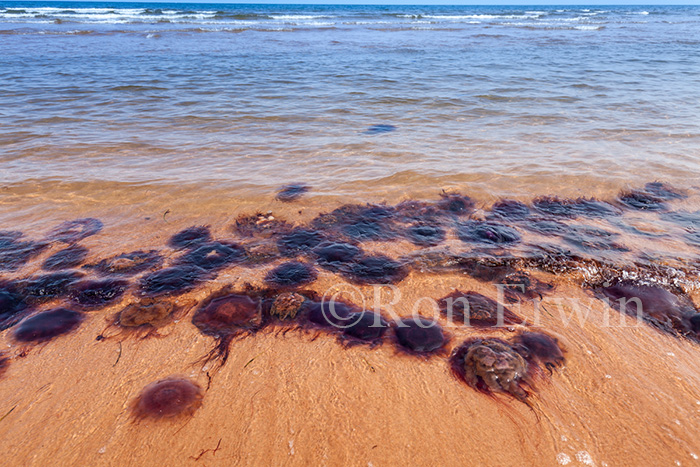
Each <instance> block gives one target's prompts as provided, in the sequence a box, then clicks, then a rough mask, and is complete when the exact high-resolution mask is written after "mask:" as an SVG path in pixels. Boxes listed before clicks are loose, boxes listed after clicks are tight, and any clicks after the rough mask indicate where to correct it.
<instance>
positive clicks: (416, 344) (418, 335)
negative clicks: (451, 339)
mask: <svg viewBox="0 0 700 467" xmlns="http://www.w3.org/2000/svg"><path fill="white" fill-rule="evenodd" d="M395 324H396V327H395V328H394V333H395V335H396V340H397V342H398V344H399V345H400V346H401V347H402V348H404V349H405V350H408V351H410V352H413V353H418V354H430V353H433V352H437V351H438V350H440V349H442V347H443V346H444V345H445V344H446V343H447V338H446V337H445V334H444V333H443V332H442V327H440V325H439V324H438V323H437V322H435V321H432V320H429V319H427V318H424V317H422V316H416V317H413V318H405V319H402V320H400V321H397V322H396V323H395Z"/></svg>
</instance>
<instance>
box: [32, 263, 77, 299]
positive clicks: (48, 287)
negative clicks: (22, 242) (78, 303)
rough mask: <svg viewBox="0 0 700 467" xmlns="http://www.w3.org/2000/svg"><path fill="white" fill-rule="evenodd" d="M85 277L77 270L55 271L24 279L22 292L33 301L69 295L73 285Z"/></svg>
mask: <svg viewBox="0 0 700 467" xmlns="http://www.w3.org/2000/svg"><path fill="white" fill-rule="evenodd" d="M83 277H84V275H83V274H82V273H80V272H77V271H63V272H54V273H51V274H44V275H42V276H37V277H31V278H29V279H25V280H24V281H22V283H21V288H22V293H23V294H24V295H25V297H26V299H27V300H28V301H30V302H32V303H41V302H46V301H49V300H54V299H57V298H62V297H67V296H68V295H69V294H70V291H71V290H72V286H73V285H74V284H75V283H76V282H78V281H80V280H81V279H82V278H83Z"/></svg>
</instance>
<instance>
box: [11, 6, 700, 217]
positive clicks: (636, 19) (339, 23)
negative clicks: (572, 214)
mask: <svg viewBox="0 0 700 467" xmlns="http://www.w3.org/2000/svg"><path fill="white" fill-rule="evenodd" d="M0 5H1V6H2V7H3V8H2V9H0V21H1V23H0V31H1V32H2V34H0V46H1V47H2V50H3V54H2V57H1V58H0V70H1V71H0V79H2V81H3V86H2V90H0V107H2V108H3V114H2V115H1V116H0V123H1V127H0V141H1V142H2V144H1V146H0V148H1V149H0V151H1V153H0V154H1V159H0V161H1V164H2V171H1V172H0V173H1V175H0V176H1V177H2V183H3V184H4V192H3V205H4V207H6V209H3V211H4V212H3V213H2V219H3V221H5V222H7V221H9V220H10V219H12V217H13V215H16V214H17V212H18V211H19V210H21V209H24V208H28V207H29V206H31V207H32V209H35V210H36V211H35V212H36V215H42V216H51V213H52V212H55V209H56V207H57V206H56V203H57V202H58V203H60V204H62V205H63V204H64V203H71V202H72V201H74V200H75V199H80V204H84V203H85V201H86V200H90V201H94V202H96V203H99V204H100V205H101V206H102V207H105V208H107V207H108V206H109V205H110V204H117V202H116V200H115V198H117V199H120V202H119V203H118V204H131V205H132V206H133V205H134V204H137V203H146V204H148V205H149V206H150V205H153V204H156V205H157V204H160V205H161V206H160V207H163V208H164V209H163V210H165V209H167V206H166V205H167V203H168V202H171V201H172V200H174V199H177V198H182V197H185V198H190V199H196V200H197V203H196V204H197V208H199V209H201V208H202V207H205V206H207V205H215V203H216V199H217V198H220V197H221V196H222V195H223V193H226V195H227V196H228V197H230V198H231V199H232V202H235V201H238V200H241V199H244V200H258V201H263V200H266V199H269V198H268V197H269V196H270V195H271V194H272V192H273V191H274V189H275V188H277V187H279V186H280V185H283V184H286V183H294V182H301V183H306V184H308V185H310V186H311V187H312V189H313V191H312V193H311V196H314V197H322V198H323V199H326V200H327V199H328V198H333V199H335V198H343V199H348V198H350V199H352V200H356V201H382V200H385V199H386V200H389V201H395V200H396V199H398V198H400V197H402V196H404V194H410V195H414V196H422V197H427V196H434V195H435V193H437V192H439V191H440V190H441V189H443V188H455V189H460V190H462V191H465V192H468V193H469V194H470V195H471V196H475V197H477V198H478V199H484V200H492V199H495V198H498V197H501V196H506V197H520V198H524V197H528V196H532V195H535V194H537V195H540V194H559V195H587V196H591V195H612V194H614V193H615V192H616V191H617V190H619V189H620V188H621V187H625V186H633V185H634V186H637V185H639V184H643V183H646V182H648V181H651V180H654V179H662V180H664V181H667V182H670V183H672V184H675V185H679V186H680V187H683V188H687V187H689V186H692V185H696V184H697V180H698V177H699V176H700V164H699V163H698V161H697V156H698V154H699V151H698V150H699V148H700V121H698V118H697V115H698V113H699V111H700V104H699V102H700V91H698V89H700V78H698V76H700V74H699V73H698V72H699V71H700V69H699V67H700V65H699V64H700V60H698V54H699V53H700V52H698V50H699V49H698V44H700V32H699V31H700V28H698V23H699V22H700V10H699V9H698V8H696V7H644V8H642V7H614V8H612V7H610V8H608V7H606V8H592V7H591V8H558V7H542V8H539V7H538V8H537V9H532V8H523V7H520V8H516V7H376V6H375V7H343V6H338V7H322V6H300V7H283V6H245V5H239V6H231V5H202V4H197V5H186V4H177V5H168V4H157V5H148V4H119V5H118V7H116V8H115V7H114V6H113V5H108V4H97V3H96V4H90V3H73V4H71V3H65V4H64V3H58V4H57V3H53V2H52V3H51V4H47V3H41V2H39V3H35V2H12V3H0ZM149 8H150V9H149ZM156 8H157V9H158V11H154V10H155V9H156ZM372 125H392V126H393V127H395V129H394V130H393V131H388V132H382V131H380V132H373V131H366V130H367V129H368V128H370V127H371V126H372ZM27 198H31V200H29V199H27ZM110 198H111V199H110ZM159 198H160V199H159ZM212 207H214V206H212ZM58 208H59V209H60V206H58Z"/></svg>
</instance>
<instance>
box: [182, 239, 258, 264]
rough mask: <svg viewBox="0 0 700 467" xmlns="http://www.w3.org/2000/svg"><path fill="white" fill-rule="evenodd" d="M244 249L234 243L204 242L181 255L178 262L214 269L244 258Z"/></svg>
mask: <svg viewBox="0 0 700 467" xmlns="http://www.w3.org/2000/svg"><path fill="white" fill-rule="evenodd" d="M245 256H246V254H245V250H244V249H243V247H242V246H240V245H238V244H236V243H228V242H211V243H204V244H201V245H200V246H198V247H197V248H195V249H192V250H190V251H188V252H187V253H185V255H183V256H182V257H181V258H180V260H179V262H180V263H182V264H191V265H193V266H198V267H200V268H201V269H204V270H205V271H215V270H217V269H222V268H225V267H226V266H228V265H230V264H232V263H236V262H241V261H243V260H244V259H245Z"/></svg>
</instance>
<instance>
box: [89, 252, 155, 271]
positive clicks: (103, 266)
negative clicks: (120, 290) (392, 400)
mask: <svg viewBox="0 0 700 467" xmlns="http://www.w3.org/2000/svg"><path fill="white" fill-rule="evenodd" d="M162 262H163V257H162V256H160V254H158V252H157V251H156V250H150V251H141V250H139V251H131V252H129V253H122V254H120V255H117V256H113V257H111V258H107V259H103V260H102V261H100V262H99V263H97V264H90V265H85V266H83V268H85V269H94V270H95V271H96V272H97V273H98V274H100V275H117V276H133V275H136V274H138V273H140V272H143V271H146V270H147V269H151V268H156V267H158V266H160V265H161V263H162Z"/></svg>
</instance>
